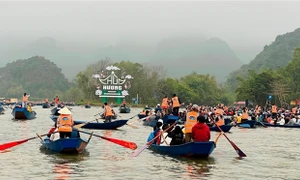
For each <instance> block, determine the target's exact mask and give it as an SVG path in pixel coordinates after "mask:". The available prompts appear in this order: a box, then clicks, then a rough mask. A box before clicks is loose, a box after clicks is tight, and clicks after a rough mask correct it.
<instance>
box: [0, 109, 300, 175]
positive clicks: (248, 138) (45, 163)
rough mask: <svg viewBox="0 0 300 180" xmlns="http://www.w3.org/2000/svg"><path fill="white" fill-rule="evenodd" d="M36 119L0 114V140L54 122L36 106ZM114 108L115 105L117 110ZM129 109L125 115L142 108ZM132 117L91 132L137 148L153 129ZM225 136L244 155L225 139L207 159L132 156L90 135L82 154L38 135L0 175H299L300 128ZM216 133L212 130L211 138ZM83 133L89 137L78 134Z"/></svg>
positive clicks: (1, 156) (79, 115) (82, 112)
mask: <svg viewBox="0 0 300 180" xmlns="http://www.w3.org/2000/svg"><path fill="white" fill-rule="evenodd" d="M33 110H35V111H36V112H37V117H36V119H34V120H29V121H13V120H11V119H12V115H11V114H10V113H11V110H10V109H9V110H7V111H6V112H5V114H3V115H0V122H1V124H2V125H1V127H0V144H2V143H6V142H9V141H15V140H21V139H25V138H29V137H33V136H35V133H36V132H37V133H40V134H44V133H47V132H48V130H49V129H50V127H51V126H52V124H53V122H52V120H51V119H50V118H49V115H50V109H42V107H39V106H35V107H33ZM115 110H116V112H118V111H117V108H115ZM140 110H141V109H132V110H131V113H130V114H120V115H121V116H122V117H123V118H125V119H126V118H129V117H132V116H133V115H136V114H137V113H138V112H140ZM72 111H73V117H74V119H81V120H93V118H94V116H93V115H94V114H96V113H98V112H102V111H103V109H102V108H100V107H92V108H91V109H85V108H84V107H73V110H72ZM136 119H137V118H134V119H132V120H130V122H131V123H134V124H135V125H136V126H138V127H139V129H132V128H131V127H129V126H124V127H122V128H120V130H115V131H100V130H94V132H95V133H97V134H99V135H102V136H110V137H114V138H118V139H124V140H130V141H134V142H136V144H137V145H138V146H139V148H141V147H143V145H145V141H146V139H147V137H148V134H149V132H150V131H151V130H152V128H151V127H145V126H143V125H142V124H141V123H139V122H137V121H136ZM231 132H232V133H230V134H227V135H228V137H229V138H230V139H231V140H232V141H233V142H234V143H235V144H236V145H237V146H238V147H239V148H240V149H242V150H243V151H244V152H245V153H246V154H247V156H248V157H246V158H243V159H238V158H237V154H236V153H235V151H234V149H233V148H232V146H231V145H230V144H229V143H228V141H227V140H226V139H225V137H221V138H220V139H219V141H218V144H217V148H216V149H215V150H214V152H213V153H212V154H211V156H210V157H209V158H208V159H206V160H195V159H186V158H172V157H168V156H165V155H159V154H155V153H153V152H152V151H151V150H148V149H146V150H144V151H143V152H142V153H141V154H140V155H139V156H138V157H135V158H133V157H130V156H129V155H130V154H131V153H132V150H130V149H125V148H123V147H121V146H118V145H116V144H113V143H110V142H108V141H105V140H103V139H101V138H97V137H93V138H92V139H91V141H90V143H89V145H88V146H87V150H86V152H85V153H83V154H80V155H72V156H66V155H59V154H52V153H49V152H47V151H44V150H41V149H40V146H41V145H40V142H39V140H38V139H34V140H31V141H28V142H26V143H24V144H22V145H19V146H16V147H13V148H12V149H10V152H5V153H0V165H1V168H0V179H38V180H42V179H65V180H66V179H87V180H88V179H154V178H155V179H198V180H199V179H214V180H215V179H223V180H224V179H243V180H244V179H300V156H299V154H300V153H299V152H300V150H299V149H300V141H299V134H300V129H283V128H282V129H281V128H256V129H239V128H233V129H232V130H231ZM216 135H217V133H215V132H212V139H213V140H214V138H215V137H216ZM82 137H87V136H84V135H82Z"/></svg>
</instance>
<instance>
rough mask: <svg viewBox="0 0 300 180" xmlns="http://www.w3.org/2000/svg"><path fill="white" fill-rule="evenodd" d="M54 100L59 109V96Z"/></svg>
mask: <svg viewBox="0 0 300 180" xmlns="http://www.w3.org/2000/svg"><path fill="white" fill-rule="evenodd" d="M53 100H54V102H55V107H58V104H59V98H58V96H56V97H55V98H54V99H53Z"/></svg>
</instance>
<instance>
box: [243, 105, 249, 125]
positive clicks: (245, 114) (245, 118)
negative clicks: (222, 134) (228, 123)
mask: <svg viewBox="0 0 300 180" xmlns="http://www.w3.org/2000/svg"><path fill="white" fill-rule="evenodd" d="M248 118H249V115H248V109H247V108H246V107H244V108H243V111H242V122H244V121H248Z"/></svg>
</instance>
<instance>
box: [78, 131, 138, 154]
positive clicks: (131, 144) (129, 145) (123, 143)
mask: <svg viewBox="0 0 300 180" xmlns="http://www.w3.org/2000/svg"><path fill="white" fill-rule="evenodd" d="M79 132H81V133H84V134H89V135H90V134H91V133H89V132H85V131H79ZM93 136H95V137H99V138H102V139H105V140H107V141H110V142H113V143H115V144H118V145H120V146H123V147H126V148H129V149H132V150H135V149H136V148H137V145H136V144H135V143H134V142H130V141H125V140H121V139H114V138H109V137H104V136H100V135H97V134H93Z"/></svg>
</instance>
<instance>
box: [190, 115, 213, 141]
mask: <svg viewBox="0 0 300 180" xmlns="http://www.w3.org/2000/svg"><path fill="white" fill-rule="evenodd" d="M197 121H198V123H197V124H195V125H194V127H193V128H192V139H193V140H194V142H206V141H209V140H210V129H209V127H208V126H207V125H206V124H205V117H204V116H202V115H200V116H198V117H197Z"/></svg>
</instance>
